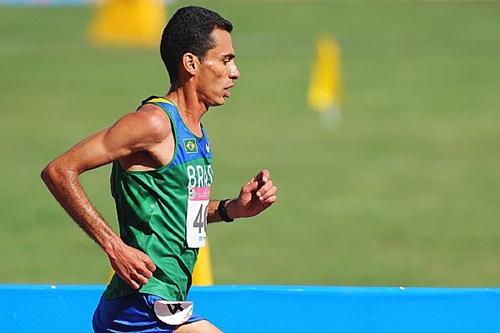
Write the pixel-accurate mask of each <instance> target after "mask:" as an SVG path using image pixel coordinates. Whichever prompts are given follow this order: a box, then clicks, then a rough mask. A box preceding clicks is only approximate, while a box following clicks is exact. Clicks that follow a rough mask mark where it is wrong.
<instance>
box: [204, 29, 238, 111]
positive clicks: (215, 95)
mask: <svg viewBox="0 0 500 333" xmlns="http://www.w3.org/2000/svg"><path fill="white" fill-rule="evenodd" d="M212 38H213V40H214V42H215V43H214V44H215V47H214V48H212V49H210V50H209V51H208V52H207V54H206V55H205V57H204V59H203V61H202V62H201V63H200V69H199V71H198V73H197V76H198V78H197V79H198V85H197V86H198V94H199V95H200V97H201V98H202V100H203V101H204V103H205V104H206V105H207V106H216V105H222V104H224V100H225V99H226V98H228V97H229V96H230V95H231V93H230V91H229V90H230V89H231V88H232V87H233V86H234V81H235V80H236V79H238V78H239V77H240V72H239V70H238V67H236V63H235V60H234V57H235V55H234V49H233V42H232V40H231V34H230V33H229V32H227V31H225V30H221V29H215V30H214V31H213V32H212Z"/></svg>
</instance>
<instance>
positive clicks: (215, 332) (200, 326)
mask: <svg viewBox="0 0 500 333" xmlns="http://www.w3.org/2000/svg"><path fill="white" fill-rule="evenodd" d="M175 333H222V331H221V330H220V329H218V328H217V327H215V325H213V324H212V323H210V322H209V321H207V320H200V321H196V322H194V323H190V324H185V325H182V326H180V327H178V328H177V329H176V330H175Z"/></svg>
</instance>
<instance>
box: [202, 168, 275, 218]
mask: <svg viewBox="0 0 500 333" xmlns="http://www.w3.org/2000/svg"><path fill="white" fill-rule="evenodd" d="M277 190H278V188H277V187H276V185H275V184H274V183H273V181H272V180H271V174H270V172H269V170H267V169H263V170H261V171H260V172H259V173H258V174H257V175H256V176H255V177H253V178H252V179H250V181H248V182H247V183H246V184H244V185H243V186H242V187H241V190H240V194H239V195H238V197H237V198H235V199H229V200H222V201H221V200H210V202H209V204H208V216H207V221H208V223H212V222H218V221H227V222H229V221H230V220H233V219H237V218H242V217H252V216H255V215H258V214H260V213H261V212H262V211H264V210H265V209H267V208H269V207H270V206H271V205H272V204H274V203H275V202H276V200H277V197H276V192H277ZM221 215H222V216H221Z"/></svg>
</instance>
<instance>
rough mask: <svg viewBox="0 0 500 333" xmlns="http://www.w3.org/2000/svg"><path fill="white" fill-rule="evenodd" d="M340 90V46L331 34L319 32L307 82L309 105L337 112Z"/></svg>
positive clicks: (320, 109)
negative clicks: (308, 81)
mask: <svg viewBox="0 0 500 333" xmlns="http://www.w3.org/2000/svg"><path fill="white" fill-rule="evenodd" d="M341 90H342V80H341V71H340V48H339V46H338V45H337V43H336V42H335V39H334V38H333V36H332V35H331V34H320V35H318V36H317V38H316V50H315V56H314V62H313V65H312V70H311V77H310V83H309V92H308V100H309V106H310V107H311V108H312V109H313V110H315V111H318V112H325V111H334V112H339V111H340V102H341Z"/></svg>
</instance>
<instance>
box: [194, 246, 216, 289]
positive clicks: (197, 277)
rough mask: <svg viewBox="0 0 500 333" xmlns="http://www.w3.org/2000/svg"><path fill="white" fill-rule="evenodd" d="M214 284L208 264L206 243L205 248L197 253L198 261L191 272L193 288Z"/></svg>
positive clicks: (208, 254) (209, 263)
mask: <svg viewBox="0 0 500 333" xmlns="http://www.w3.org/2000/svg"><path fill="white" fill-rule="evenodd" d="M213 284H214V278H213V276H212V264H211V262H210V251H209V248H208V242H207V243H206V244H205V247H202V248H200V252H198V261H197V262H196V265H195V266H194V271H193V286H211V285H213Z"/></svg>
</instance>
